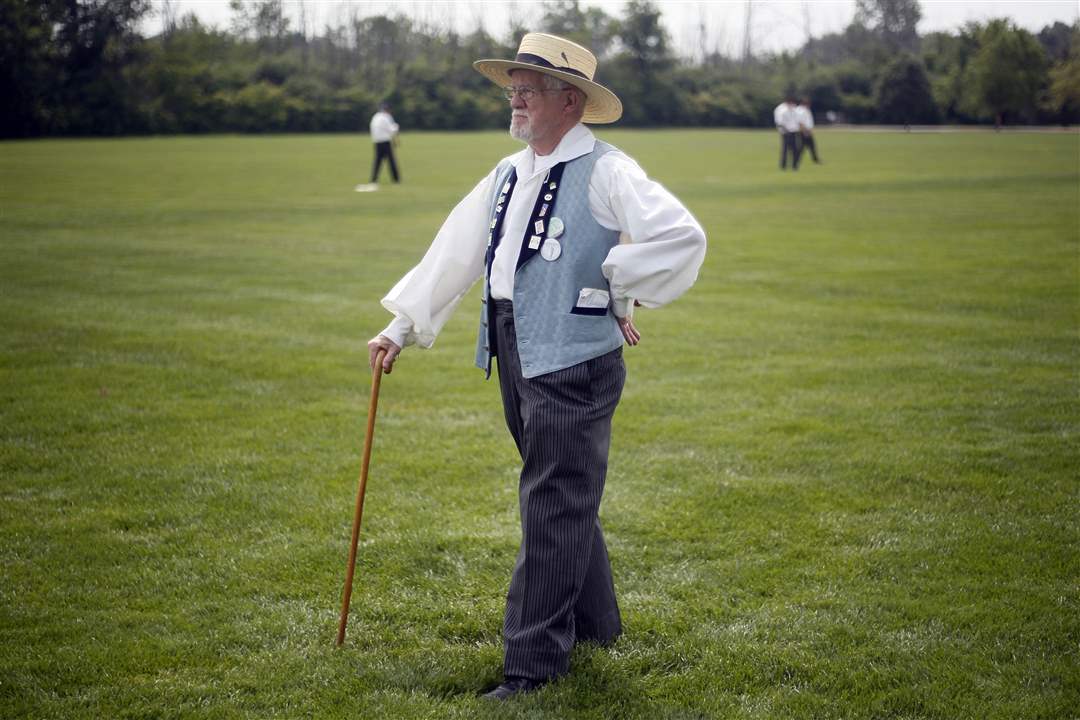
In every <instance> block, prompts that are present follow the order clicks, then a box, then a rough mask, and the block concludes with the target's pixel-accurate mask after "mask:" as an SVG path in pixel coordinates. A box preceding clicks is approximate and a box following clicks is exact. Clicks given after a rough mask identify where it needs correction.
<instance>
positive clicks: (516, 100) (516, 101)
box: [510, 93, 525, 110]
mask: <svg viewBox="0 0 1080 720" xmlns="http://www.w3.org/2000/svg"><path fill="white" fill-rule="evenodd" d="M510 107H512V108H514V109H515V110H520V109H522V108H523V107H525V101H524V100H522V98H521V96H520V95H518V94H517V93H514V96H513V97H512V98H510Z"/></svg>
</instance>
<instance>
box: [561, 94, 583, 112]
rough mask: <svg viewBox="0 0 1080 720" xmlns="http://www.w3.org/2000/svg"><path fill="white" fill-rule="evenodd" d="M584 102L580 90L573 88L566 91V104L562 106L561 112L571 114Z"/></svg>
mask: <svg viewBox="0 0 1080 720" xmlns="http://www.w3.org/2000/svg"><path fill="white" fill-rule="evenodd" d="M584 102H585V100H584V98H583V97H582V93H581V91H580V90H577V89H574V90H571V91H570V92H568V93H566V105H564V106H563V112H564V113H566V114H567V115H573V114H574V113H576V112H577V111H578V109H580V108H581V106H582V104H583V103H584Z"/></svg>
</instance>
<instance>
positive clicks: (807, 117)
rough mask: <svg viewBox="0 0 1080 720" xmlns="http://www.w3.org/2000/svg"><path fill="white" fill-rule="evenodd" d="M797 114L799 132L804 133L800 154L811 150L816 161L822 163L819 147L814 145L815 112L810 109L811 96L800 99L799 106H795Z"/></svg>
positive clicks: (811, 154) (811, 155)
mask: <svg viewBox="0 0 1080 720" xmlns="http://www.w3.org/2000/svg"><path fill="white" fill-rule="evenodd" d="M795 116H796V117H797V118H798V120H799V132H800V133H801V135H802V146H801V147H800V148H799V154H800V155H802V151H803V150H807V149H808V150H810V157H812V158H813V159H814V162H815V163H816V164H818V165H820V164H821V160H819V159H818V156H817V147H816V146H815V145H814V113H813V111H812V110H811V109H810V98H803V99H802V100H800V101H799V106H798V107H797V108H795Z"/></svg>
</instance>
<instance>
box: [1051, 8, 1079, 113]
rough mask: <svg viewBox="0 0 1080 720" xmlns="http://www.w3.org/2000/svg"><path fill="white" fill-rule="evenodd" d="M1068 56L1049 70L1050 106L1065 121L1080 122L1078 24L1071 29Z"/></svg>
mask: <svg viewBox="0 0 1080 720" xmlns="http://www.w3.org/2000/svg"><path fill="white" fill-rule="evenodd" d="M1071 47H1072V49H1071V50H1070V52H1069V56H1068V57H1067V58H1065V59H1064V60H1062V61H1061V62H1059V63H1058V64H1056V65H1055V66H1054V67H1053V68H1051V70H1050V92H1049V100H1050V103H1049V104H1050V107H1051V108H1052V109H1053V110H1055V111H1056V112H1058V113H1059V114H1060V115H1061V119H1062V120H1064V121H1065V122H1080V26H1078V27H1077V28H1076V29H1074V30H1073V37H1072V42H1071Z"/></svg>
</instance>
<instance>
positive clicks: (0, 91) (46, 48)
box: [0, 0, 57, 137]
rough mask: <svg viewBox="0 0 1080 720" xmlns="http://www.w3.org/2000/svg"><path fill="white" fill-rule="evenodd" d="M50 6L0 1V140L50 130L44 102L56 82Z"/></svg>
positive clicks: (52, 8)
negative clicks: (1, 99) (0, 98)
mask: <svg viewBox="0 0 1080 720" xmlns="http://www.w3.org/2000/svg"><path fill="white" fill-rule="evenodd" d="M56 17H57V14H56V12H55V9H54V6H53V5H52V4H51V3H42V2H38V3H33V2H26V0H0V97H2V98H3V99H4V100H3V102H0V137H25V136H28V135H36V134H38V133H41V132H46V131H48V129H49V121H48V118H49V107H48V100H49V96H50V94H51V92H52V86H53V83H54V81H55V79H56V70H57V68H56V62H55V61H56V58H55V55H54V53H53V52H52V51H51V41H52V31H53V22H55V18H56Z"/></svg>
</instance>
